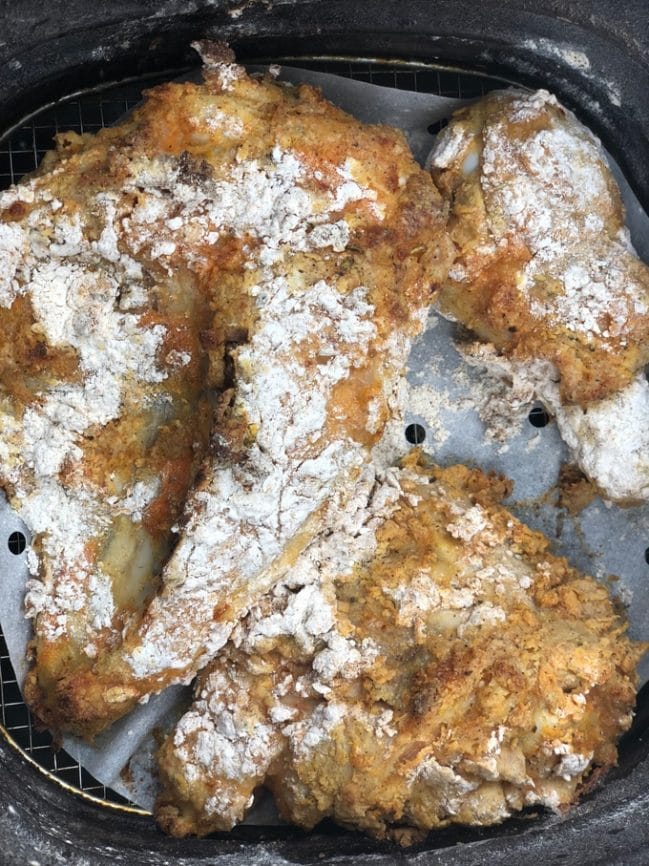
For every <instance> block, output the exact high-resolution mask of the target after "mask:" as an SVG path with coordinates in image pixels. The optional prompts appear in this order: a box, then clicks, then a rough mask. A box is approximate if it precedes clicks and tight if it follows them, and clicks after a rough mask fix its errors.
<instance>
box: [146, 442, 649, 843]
mask: <svg viewBox="0 0 649 866" xmlns="http://www.w3.org/2000/svg"><path fill="white" fill-rule="evenodd" d="M508 492H509V485H508V482H506V481H504V480H503V479H500V478H497V477H494V476H486V475H485V474H483V473H482V472H481V471H479V470H477V469H476V470H472V469H468V468H466V467H464V466H453V467H450V468H448V469H440V468H437V467H435V466H430V467H428V466H426V465H424V464H423V462H422V460H421V458H420V457H419V456H418V455H417V454H416V453H413V454H411V455H409V457H408V458H406V460H405V461H404V463H403V466H402V467H401V468H400V469H392V470H388V471H386V472H378V473H376V472H374V470H373V469H372V468H371V467H368V468H366V470H365V472H364V475H363V477H362V478H361V479H360V481H359V485H358V489H357V495H356V497H355V498H354V499H353V500H351V501H346V502H345V501H343V500H340V499H339V500H338V501H337V502H336V503H335V505H334V506H333V507H332V513H331V515H330V516H331V520H332V523H331V526H330V528H329V530H328V531H327V532H322V533H321V534H320V535H319V536H318V537H316V538H315V539H314V540H313V541H312V542H311V543H310V544H309V545H308V546H307V547H306V548H305V549H304V551H303V552H302V553H301V554H300V556H299V557H298V558H297V560H296V561H295V564H294V565H293V566H292V567H291V568H289V569H288V570H287V572H286V574H285V576H284V577H283V579H282V581H281V582H280V583H279V584H278V586H277V587H276V588H275V589H274V591H273V592H271V593H269V594H268V595H267V596H265V597H264V598H263V599H262V601H261V602H260V603H259V604H258V605H256V606H255V607H253V608H252V609H251V611H250V613H249V614H248V616H247V617H246V619H245V620H244V621H243V622H242V623H241V624H240V625H239V626H238V627H237V629H236V630H235V632H234V633H233V636H232V638H231V640H230V642H229V643H228V645H227V646H226V648H225V649H224V651H223V652H222V653H221V654H220V655H219V656H218V657H217V658H216V659H215V660H214V661H213V662H212V663H211V664H210V665H209V666H208V667H207V669H206V670H205V671H204V672H203V673H202V674H201V676H200V677H199V680H198V683H197V687H196V698H195V702H194V704H193V706H192V707H191V708H190V710H189V711H188V712H187V713H186V714H185V715H184V716H183V717H182V718H181V720H180V721H179V723H178V725H177V726H176V728H175V730H174V731H173V732H172V733H171V734H170V735H169V736H168V738H167V739H166V741H165V742H164V744H163V745H162V747H161V750H160V753H159V769H160V778H161V793H160V796H159V798H158V803H157V809H156V816H157V820H158V822H159V823H160V825H161V827H162V828H163V829H164V830H165V831H167V832H169V833H172V834H174V835H178V836H183V835H187V834H206V833H210V832H213V831H215V830H227V829H230V828H231V827H233V826H234V825H235V824H236V823H237V822H238V821H240V820H241V819H242V818H243V817H244V816H245V812H246V809H247V808H248V807H249V806H250V804H251V802H252V797H253V792H254V791H255V789H256V788H257V787H258V786H259V785H262V784H265V785H267V786H268V787H269V788H270V789H271V790H272V792H273V794H274V796H275V799H276V801H277V804H278V806H279V809H280V813H281V814H282V816H284V817H285V818H287V819H289V820H291V821H294V822H295V823H297V824H299V825H300V826H301V827H305V828H310V827H313V826H314V825H315V824H317V823H318V822H319V821H320V820H321V819H323V818H325V817H331V818H333V819H335V820H336V821H338V822H339V823H341V824H344V825H345V826H348V827H353V828H360V829H363V830H365V831H367V832H369V833H371V834H372V835H374V836H378V837H386V836H389V837H391V838H395V839H398V840H400V841H402V842H404V843H408V842H412V841H415V840H416V839H418V838H421V837H422V836H423V835H424V834H425V832H426V831H427V830H429V829H431V828H434V827H441V826H445V825H447V824H450V823H460V824H482V825H486V824H493V823H497V822H499V821H502V820H504V819H505V818H506V817H508V816H509V815H511V814H512V813H514V812H516V811H518V810H520V809H522V808H523V807H525V806H529V805H543V806H546V807H549V808H550V809H552V810H556V811H558V810H561V809H562V808H563V807H565V806H567V805H568V804H570V803H573V802H574V801H575V799H576V798H577V797H578V795H579V792H580V791H581V790H583V788H584V786H585V785H588V784H589V783H591V784H592V781H593V780H594V778H595V777H596V776H595V774H594V771H595V770H596V769H598V770H600V771H601V770H602V769H604V768H606V767H610V766H611V765H612V764H614V763H615V760H616V754H617V752H616V741H617V738H618V737H619V736H620V734H621V733H622V732H623V731H625V730H626V729H627V728H628V727H629V725H630V723H631V719H632V715H633V706H634V700H635V686H636V674H635V666H636V663H637V661H638V660H639V658H640V656H641V655H642V652H643V650H644V647H643V646H641V645H639V644H634V643H633V642H631V641H630V640H629V639H628V637H626V635H625V629H626V623H625V622H624V621H623V620H622V618H621V617H620V616H619V615H618V614H617V613H616V611H615V608H614V606H613V603H612V601H611V598H610V597H609V595H608V592H607V590H606V588H605V587H604V586H602V585H601V584H599V583H598V582H596V581H595V580H594V579H593V578H591V577H587V576H585V575H582V574H581V573H579V572H578V571H576V570H575V569H573V568H571V567H570V565H569V564H568V563H567V562H566V560H565V559H563V558H558V557H556V556H553V555H552V554H551V553H550V552H549V550H548V547H549V544H548V541H547V539H546V538H545V537H544V536H543V535H541V534H540V533H538V532H534V531H533V530H531V529H529V528H528V527H526V526H525V525H523V524H522V523H520V522H519V521H518V520H516V519H515V518H514V517H513V516H512V515H511V514H510V513H509V512H508V511H507V510H506V509H505V508H503V507H502V506H501V505H500V504H499V502H500V500H501V498H502V497H503V496H504V495H505V494H507V493H508Z"/></svg>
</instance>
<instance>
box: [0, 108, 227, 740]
mask: <svg viewBox="0 0 649 866" xmlns="http://www.w3.org/2000/svg"><path fill="white" fill-rule="evenodd" d="M141 125H142V124H141V120H138V119H137V118H132V119H131V120H129V121H128V122H127V123H126V124H125V125H124V126H123V127H121V128H120V129H119V130H107V131H105V132H104V133H102V134H101V135H98V136H96V137H93V136H82V137H80V136H76V135H74V134H71V135H61V136H59V137H58V143H57V151H56V153H53V154H50V155H48V156H47V157H46V159H45V161H44V165H43V167H42V169H41V171H40V172H39V173H38V174H37V175H36V176H34V177H32V178H31V179H28V180H25V181H23V182H22V183H21V184H19V185H18V186H15V187H12V188H11V189H9V190H7V191H6V192H4V193H2V195H0V261H1V267H0V484H1V485H2V487H3V489H4V490H5V492H6V493H7V495H8V498H9V502H10V504H11V505H12V506H13V508H14V509H15V510H16V511H17V512H18V514H19V515H20V517H21V518H22V519H23V520H24V521H25V523H26V524H27V526H28V527H29V530H30V532H31V534H32V547H31V550H30V551H29V559H28V562H29V565H30V569H31V571H32V574H33V575H34V579H33V580H31V581H30V582H29V584H28V586H27V590H28V591H27V595H26V608H27V614H28V616H31V617H33V619H34V640H33V642H32V653H33V659H34V664H33V667H32V670H31V672H30V673H29V675H28V678H27V681H26V683H25V697H26V699H27V701H28V703H29V704H30V706H31V708H32V709H33V710H34V711H35V713H36V715H37V716H38V717H39V718H40V720H41V721H43V722H45V723H47V724H49V725H51V726H53V727H54V728H56V727H58V726H59V725H60V724H61V711H62V710H61V708H59V707H58V706H57V703H56V690H57V688H58V684H59V682H60V680H61V679H62V678H63V677H65V676H70V675H73V674H75V673H78V672H79V671H81V670H84V669H86V668H89V667H90V666H91V665H92V664H93V663H94V661H95V659H96V658H97V657H99V656H101V655H102V654H103V653H105V652H106V651H107V650H108V648H110V647H114V646H115V644H117V643H119V641H120V639H121V633H122V629H124V628H125V627H127V625H128V624H129V622H131V620H132V619H133V618H138V617H139V616H141V614H142V611H143V609H144V608H145V606H146V604H147V603H148V602H149V601H150V599H151V597H152V596H153V595H154V594H155V592H156V588H157V585H158V580H157V576H158V575H159V573H160V569H161V567H162V564H163V562H164V561H165V559H166V558H168V556H169V554H170V552H171V549H172V547H173V542H174V539H175V536H174V534H173V532H172V527H173V526H174V524H175V523H176V522H177V521H178V520H179V518H180V517H181V516H182V513H183V506H184V503H185V499H186V495H187V491H188V490H189V488H190V487H191V486H192V484H193V482H194V479H195V477H196V475H197V472H198V470H199V468H200V466H201V464H202V462H203V459H204V457H205V454H206V452H207V446H208V442H209V434H210V429H211V426H212V423H211V416H212V410H211V408H210V404H209V400H208V390H209V388H210V387H213V386H214V385H215V384H217V381H216V378H215V376H214V375H212V372H211V371H210V365H209V359H208V355H207V352H206V351H205V348H204V346H203V345H202V342H201V334H202V331H203V330H204V329H205V328H206V327H209V322H210V317H211V315H212V313H211V299H210V294H209V291H208V289H209V286H208V285H207V284H206V282H205V280H204V279H203V275H202V273H201V271H200V268H199V266H198V263H197V262H196V261H189V262H188V263H187V265H186V266H185V267H184V268H183V269H182V270H175V269H174V270H173V271H172V269H171V268H170V267H169V263H168V262H167V261H166V260H163V259H162V258H161V257H160V253H159V252H158V251H157V250H156V247H155V240H156V239H155V238H154V237H148V238H147V239H144V238H146V231H144V229H145V219H144V216H145V215H144V213H143V201H142V198H141V194H140V191H139V181H138V179H137V176H136V175H134V174H133V173H132V171H131V169H130V167H129V166H130V165H131V164H132V159H131V158H132V156H133V153H134V152H136V153H139V154H140V156H141V157H143V155H144V151H143V147H142V144H140V145H136V144H134V140H135V139H136V138H137V135H138V130H139V129H140V127H141Z"/></svg>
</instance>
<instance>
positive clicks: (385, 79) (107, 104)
mask: <svg viewBox="0 0 649 866" xmlns="http://www.w3.org/2000/svg"><path fill="white" fill-rule="evenodd" d="M274 62H278V61H277V60H274ZM280 62H281V61H280ZM286 62H287V63H288V62H290V64H291V65H295V66H303V67H307V68H309V69H312V70H314V71H318V72H330V73H335V74H338V75H344V76H346V77H348V78H353V79H355V80H357V81H366V82H369V83H371V84H377V85H381V86H383V87H393V88H397V89H400V90H411V91H412V90H414V91H419V92H424V93H435V94H437V95H439V96H451V97H464V98H476V97H479V96H482V95H483V94H484V93H486V92H487V91H488V90H492V89H494V88H495V87H498V86H502V82H499V81H496V80H494V79H489V78H484V77H482V76H478V75H475V74H470V73H464V72H459V71H454V70H449V69H442V68H439V69H438V68H434V67H431V66H413V65H410V64H408V65H402V66H398V65H394V64H392V63H391V64H384V63H367V62H357V61H349V60H339V59H335V60H331V59H321V60H313V59H311V58H309V59H306V58H291V59H290V61H286ZM162 80H165V76H161V77H160V78H159V79H151V78H147V79H146V80H140V81H139V82H130V83H128V84H122V85H115V86H113V87H110V88H107V89H104V90H102V91H100V92H93V93H87V94H84V95H81V96H77V97H75V98H72V99H69V100H66V101H63V102H61V103H58V104H57V105H56V106H54V107H48V108H45V109H44V110H43V111H41V112H38V113H37V114H35V115H34V116H33V117H32V118H31V120H29V122H26V123H25V124H24V125H22V126H19V127H18V128H17V129H16V130H15V131H14V132H13V133H12V134H11V136H9V137H8V138H6V139H4V140H3V141H0V189H4V188H6V187H8V186H10V184H12V183H16V182H17V181H19V180H20V179H21V177H23V175H25V174H28V173H29V172H31V171H33V170H34V169H35V168H36V167H37V165H38V164H39V162H40V160H41V158H42V157H43V155H44V154H45V153H46V152H47V151H48V150H49V149H51V147H52V144H53V136H54V135H55V134H56V133H58V132H63V131H68V130H73V131H75V132H79V133H82V132H96V131H97V130H98V129H101V128H102V127H104V126H110V125H111V124H113V123H115V122H116V121H117V120H119V118H120V117H122V116H123V115H124V114H125V112H127V111H129V110H130V109H131V108H132V107H133V106H134V105H135V104H136V103H137V102H139V100H140V99H141V97H142V91H143V89H145V88H147V87H150V86H152V85H153V84H155V83H156V82H157V81H162ZM431 131H434V129H433V128H431ZM2 543H4V544H10V542H9V539H3V540H2ZM0 710H1V713H2V717H1V719H0V721H1V723H2V726H3V727H4V729H5V731H6V732H7V733H8V734H9V735H10V737H11V738H12V739H13V740H14V742H15V743H16V744H17V745H18V747H19V748H20V749H21V750H22V751H23V752H24V753H26V754H27V755H29V756H30V757H31V758H32V759H33V760H34V761H36V763H37V764H39V765H40V766H41V767H42V768H43V769H44V770H46V771H47V772H48V773H50V774H51V775H52V776H53V777H54V778H55V779H58V780H60V781H62V782H64V783H66V784H67V785H69V786H71V787H73V788H75V789H77V790H79V791H82V792H83V793H84V794H86V795H89V796H91V797H95V798H97V799H98V800H102V801H108V802H110V803H114V804H118V805H124V806H130V805H133V804H131V803H129V802H128V800H125V799H124V798H123V797H121V796H120V795H119V794H117V793H116V792H115V791H112V790H111V789H110V788H107V787H106V786H105V785H103V784H101V783H100V782H98V781H97V780H96V779H94V778H93V777H92V776H91V775H90V773H88V772H87V771H86V770H85V769H84V768H83V767H81V766H80V764H79V763H78V762H77V761H75V759H74V758H72V757H71V756H70V755H68V754H67V752H65V751H64V750H63V749H61V750H58V751H57V750H56V749H55V748H54V745H53V740H52V736H51V734H50V733H49V732H47V731H40V730H38V729H37V727H36V725H35V724H34V720H33V718H32V715H31V713H30V711H29V709H28V708H27V706H26V705H25V703H24V701H23V699H22V696H21V693H20V688H19V686H18V683H17V682H16V677H15V674H14V670H13V667H12V665H11V661H10V659H9V653H8V651H7V646H6V643H5V640H4V637H3V636H2V631H1V630H0Z"/></svg>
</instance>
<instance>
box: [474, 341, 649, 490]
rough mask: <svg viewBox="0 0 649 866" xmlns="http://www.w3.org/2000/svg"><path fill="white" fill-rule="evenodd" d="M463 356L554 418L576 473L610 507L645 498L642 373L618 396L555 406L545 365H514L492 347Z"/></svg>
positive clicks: (648, 486) (647, 469)
mask: <svg viewBox="0 0 649 866" xmlns="http://www.w3.org/2000/svg"><path fill="white" fill-rule="evenodd" d="M464 354H465V357H466V359H467V361H468V362H469V363H470V364H474V365H476V366H481V367H484V368H485V369H488V370H489V371H490V373H492V374H493V375H498V376H500V377H501V378H502V379H503V380H505V381H508V382H510V383H513V386H512V387H513V388H514V389H515V390H517V391H518V392H522V391H525V390H529V391H531V392H533V393H534V394H535V395H536V396H537V397H538V399H539V400H541V401H542V402H543V403H544V404H545V406H546V407H547V409H548V411H549V412H550V413H551V414H552V415H554V416H555V418H556V421H557V425H558V427H559V432H560V434H561V437H562V439H563V440H564V441H565V442H566V444H567V445H568V447H569V448H570V449H571V451H572V453H573V455H574V457H575V460H576V461H577V463H578V464H579V466H580V468H581V469H582V471H583V472H584V473H585V474H586V475H587V476H588V477H589V478H590V479H591V480H592V481H594V482H595V484H596V485H597V486H598V487H599V489H600V490H601V491H602V494H603V495H604V496H605V497H607V498H610V499H612V500H615V501H621V502H624V501H628V502H634V501H636V502H640V501H645V500H646V499H647V498H649V456H648V455H649V383H648V382H647V380H646V378H645V376H644V373H641V374H640V375H638V376H637V377H636V378H635V379H634V380H633V381H632V382H631V384H630V385H628V386H627V387H626V388H624V389H623V390H621V391H618V392H617V393H615V394H613V395H612V396H611V397H607V398H606V399H605V400H599V401H597V402H595V403H591V404H589V405H588V406H587V408H586V410H584V409H582V408H581V407H579V406H566V405H563V404H562V403H561V399H560V395H559V385H558V382H557V381H556V379H557V376H556V371H555V369H554V367H553V365H552V364H550V363H548V362H545V361H536V362H525V361H515V360H511V359H508V358H504V357H502V356H499V355H498V354H497V352H496V350H495V349H494V348H493V346H489V345H484V344H472V345H471V346H470V347H465V349H464Z"/></svg>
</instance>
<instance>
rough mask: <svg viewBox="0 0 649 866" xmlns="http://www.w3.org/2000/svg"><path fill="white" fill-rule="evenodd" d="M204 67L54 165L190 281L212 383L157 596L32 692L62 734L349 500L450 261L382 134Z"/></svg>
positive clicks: (419, 180)
mask: <svg viewBox="0 0 649 866" xmlns="http://www.w3.org/2000/svg"><path fill="white" fill-rule="evenodd" d="M210 52H211V53H210ZM206 61H207V68H206V72H205V84H203V85H196V84H190V83H183V84H168V85H164V86H162V87H159V88H156V89H155V90H153V91H151V92H150V93H149V94H148V97H147V100H146V102H145V103H144V105H143V106H142V107H141V108H139V109H138V110H137V111H136V112H135V113H134V115H133V116H132V117H131V118H130V120H129V121H128V122H127V123H126V125H125V126H123V127H117V128H115V129H113V130H106V131H104V132H102V133H99V134H98V136H97V137H96V138H92V137H86V138H84V139H83V140H82V141H80V142H79V143H78V145H75V146H77V147H78V154H77V155H76V156H75V157H74V158H73V159H72V161H69V162H66V163H65V169H66V171H67V172H68V173H70V172H74V171H75V170H76V166H77V165H80V166H83V165H84V164H85V163H86V162H87V161H88V160H89V159H92V158H93V154H95V153H96V152H97V150H99V151H100V152H101V153H102V154H107V159H106V160H104V162H103V163H102V167H103V170H104V185H105V188H106V189H108V190H110V195H111V196H113V197H114V198H115V199H116V201H115V205H114V207H115V209H116V212H117V214H118V218H116V219H115V221H114V225H115V231H116V232H117V235H118V243H119V244H120V245H121V248H122V249H123V251H124V253H125V254H128V255H129V256H130V257H132V258H133V259H134V260H136V261H137V262H140V261H145V262H147V263H148V262H149V261H153V262H155V265H156V267H157V268H158V269H159V272H160V273H161V275H163V277H164V280H165V283H164V285H167V283H169V282H171V283H173V284H174V285H180V286H181V287H182V286H184V285H185V283H186V282H189V283H192V281H194V280H197V281H198V283H199V285H200V288H201V291H203V292H205V293H206V295H207V297H208V299H209V307H210V315H206V318H205V327H204V329H202V330H201V331H200V334H199V336H200V341H201V345H202V346H204V347H205V351H206V353H207V357H208V359H209V361H210V371H209V377H210V380H211V381H215V382H216V383H217V384H220V385H221V387H222V393H221V396H220V399H219V401H218V405H217V418H216V422H215V427H214V434H213V441H212V449H211V453H210V455H209V459H208V460H206V461H205V464H204V466H203V470H202V479H201V481H200V484H199V485H198V486H197V488H196V489H195V490H194V491H193V492H192V494H191V496H190V497H189V499H188V501H187V505H186V509H185V515H184V518H183V520H182V521H181V522H180V523H179V524H178V526H177V527H176V530H177V532H178V533H179V539H178V543H177V546H176V547H175V549H174V551H173V554H172V556H171V558H170V560H169V562H168V563H167V564H166V565H165V567H164V570H163V573H162V588H161V590H160V592H159V593H158V594H157V595H156V596H155V598H154V599H153V600H152V601H151V603H150V604H149V605H148V606H147V608H146V610H145V611H144V613H143V614H141V615H137V616H133V617H132V619H131V620H130V621H129V622H128V623H126V626H125V628H123V630H122V633H121V634H120V635H118V639H117V640H115V641H114V642H113V645H112V646H111V647H110V648H106V650H105V651H102V652H101V653H98V654H97V658H96V661H95V664H94V665H93V666H92V668H91V669H88V666H87V665H85V664H84V665H83V666H71V668H70V669H69V670H68V671H67V672H65V673H64V674H63V675H62V676H60V677H59V678H58V680H57V682H56V683H55V684H54V685H53V688H52V689H51V690H48V692H47V694H40V695H39V696H38V701H37V703H36V709H37V711H39V712H40V714H41V716H47V718H48V720H49V721H50V724H52V725H53V726H54V727H56V728H59V729H60V728H63V729H65V730H70V731H73V732H75V733H78V734H80V735H82V736H88V737H91V736H93V735H94V734H95V733H96V732H97V731H99V730H101V729H102V728H104V727H105V726H106V725H108V724H110V723H111V722H112V721H114V720H115V719H117V718H119V717H121V716H122V715H124V714H125V713H127V712H128V711H129V710H130V709H131V708H132V707H133V706H134V705H135V704H136V703H137V701H139V700H142V699H145V698H146V696H147V695H149V694H151V693H154V692H158V691H161V690H162V689H164V688H165V687H166V686H168V685H170V684H172V683H177V682H189V681H190V680H191V679H192V678H193V676H194V675H195V674H196V672H197V671H198V670H199V669H200V668H201V667H202V666H204V665H205V664H206V663H207V662H208V661H210V659H211V658H212V657H213V656H214V654H215V653H216V652H217V651H218V650H219V649H220V647H221V646H222V645H223V644H224V643H225V641H226V640H227V638H228V635H229V634H230V631H231V629H232V627H233V626H234V624H235V623H236V621H237V620H238V618H239V617H240V616H241V615H242V613H243V612H244V611H245V610H246V609H247V608H248V607H249V605H250V604H253V603H255V602H256V601H257V600H258V599H259V597H260V596H261V595H262V594H263V593H264V592H266V591H267V590H269V589H270V588H271V587H272V585H273V584H274V582H275V581H276V580H277V578H278V576H279V575H280V574H281V573H282V570H283V569H285V567H286V565H287V564H288V563H290V562H291V561H292V560H293V559H294V558H295V556H296V555H297V554H298V553H299V551H300V550H301V549H302V548H303V546H304V545H305V544H306V543H307V542H308V541H309V540H310V538H311V537H312V536H313V535H314V534H315V533H316V532H317V531H319V530H320V528H321V526H322V522H323V520H325V519H326V516H325V515H326V509H327V504H328V502H329V500H330V499H331V497H332V496H333V495H334V494H335V493H337V492H341V495H342V494H347V495H348V494H350V493H352V492H353V490H354V485H355V482H356V479H357V476H358V474H359V472H360V471H361V470H362V467H363V466H364V464H365V463H367V462H368V460H369V459H370V457H371V454H372V449H373V448H374V447H375V446H376V444H377V443H379V441H380V440H381V436H382V434H383V431H384V428H385V425H386V423H387V422H388V421H389V420H390V419H391V418H392V417H393V416H394V413H395V411H396V412H400V407H399V406H398V405H397V403H398V401H397V400H396V396H395V395H396V390H395V389H398V386H399V383H400V380H401V375H402V370H403V367H404V364H405V360H406V358H407V356H408V354H409V349H410V345H411V342H412V340H413V339H414V337H415V336H416V334H417V333H418V332H419V331H420V330H421V327H422V323H423V320H424V318H425V315H426V312H427V308H428V306H429V304H430V301H431V297H432V294H433V291H434V289H435V287H436V285H437V284H439V283H440V282H441V280H442V279H443V278H444V277H445V275H446V273H447V270H448V267H449V264H450V261H451V253H452V248H451V244H450V242H449V240H448V237H447V235H446V233H445V209H444V206H443V204H442V202H441V197H440V196H439V193H437V191H436V190H435V187H434V185H433V183H432V180H431V178H430V177H429V175H428V174H427V173H426V172H424V171H422V170H421V169H420V168H419V167H418V166H417V165H416V163H415V162H414V160H413V159H412V157H411V155H410V153H409V150H408V147H407V145H406V142H405V140H404V138H403V136H402V135H401V133H398V132H396V131H394V130H391V129H388V128H385V127H378V126H377V127H370V126H366V125H363V124H361V123H359V122H357V121H356V120H354V119H353V118H351V117H349V116H348V115H346V114H344V113H343V112H342V111H340V110H338V109H336V108H334V107H333V106H332V105H330V104H329V103H328V102H326V101H325V100H324V99H323V98H322V97H321V96H320V95H319V93H318V92H317V91H316V90H314V89H313V88H310V87H297V88H294V87H291V86H285V85H279V84H277V83H275V82H273V81H271V80H270V79H264V80H255V79H251V78H249V77H248V76H247V75H246V74H245V72H244V70H243V69H242V68H241V67H239V66H236V65H235V64H234V63H232V62H231V58H228V57H226V56H224V55H223V54H222V53H218V52H217V53H214V51H213V49H208V50H207V53H206ZM79 177H83V173H78V174H77V175H76V179H77V182H78V180H79ZM50 182H51V183H54V176H52V175H43V177H42V180H41V183H42V184H43V186H44V187H47V184H48V183H50ZM80 194H81V193H80ZM124 201H128V203H129V208H130V209H126V210H125V205H124ZM93 202H94V199H91V200H90V205H91V206H92V207H94V204H93ZM95 266H96V267H99V259H98V260H97V263H96V265H95ZM87 268H88V269H89V270H92V269H93V265H92V263H89V264H88V265H87ZM164 285H161V286H159V291H160V292H161V293H162V292H163V290H164ZM98 363H100V360H98ZM187 423H188V424H189V429H190V430H191V428H192V421H191V419H189V421H188V422H187ZM196 423H197V426H200V424H201V423H202V421H201V420H199V419H197V421H196ZM28 522H29V521H28ZM36 675H38V660H37V668H36ZM32 703H35V702H34V700H33V698H32Z"/></svg>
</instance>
